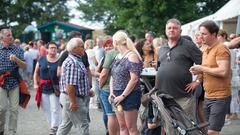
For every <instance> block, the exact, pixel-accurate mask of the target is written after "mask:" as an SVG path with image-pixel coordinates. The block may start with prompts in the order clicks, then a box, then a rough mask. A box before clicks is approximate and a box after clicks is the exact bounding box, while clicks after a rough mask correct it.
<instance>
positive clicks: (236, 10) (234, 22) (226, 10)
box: [182, 0, 240, 37]
mask: <svg viewBox="0 0 240 135" xmlns="http://www.w3.org/2000/svg"><path fill="white" fill-rule="evenodd" d="M238 5H240V0H230V1H229V2H228V3H226V4H225V5H224V6H223V7H222V8H220V9H219V10H218V11H217V12H216V13H214V14H212V15H209V16H207V17H203V18H201V19H198V20H196V21H193V22H190V23H187V24H185V25H183V26H182V35H189V36H191V37H193V36H194V33H195V32H196V31H198V26H199V25H200V24H201V23H202V22H204V21H206V20H213V21H215V22H216V23H217V24H218V25H219V27H220V28H221V29H224V30H226V31H227V33H229V34H230V33H236V34H240V6H238Z"/></svg>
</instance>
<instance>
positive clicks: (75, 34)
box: [68, 31, 82, 40]
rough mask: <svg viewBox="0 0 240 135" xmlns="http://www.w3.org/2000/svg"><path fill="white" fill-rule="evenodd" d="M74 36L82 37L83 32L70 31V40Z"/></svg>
mask: <svg viewBox="0 0 240 135" xmlns="http://www.w3.org/2000/svg"><path fill="white" fill-rule="evenodd" d="M74 37H82V33H81V32H79V31H72V32H70V33H69V37H68V40H70V39H72V38H74Z"/></svg>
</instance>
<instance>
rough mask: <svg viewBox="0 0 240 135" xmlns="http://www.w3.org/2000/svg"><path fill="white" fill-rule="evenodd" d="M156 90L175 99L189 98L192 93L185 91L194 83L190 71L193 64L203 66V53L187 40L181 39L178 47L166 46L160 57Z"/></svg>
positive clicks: (163, 47)
mask: <svg viewBox="0 0 240 135" xmlns="http://www.w3.org/2000/svg"><path fill="white" fill-rule="evenodd" d="M158 62H159V64H160V67H159V68H158V72H157V76H156V88H158V89H159V91H161V92H162V93H167V94H170V95H171V96H173V97H174V98H182V97H188V96H190V95H191V93H187V92H186V91H185V88H186V85H187V84H188V83H191V82H192V74H191V73H190V71H189V69H190V67H191V66H193V64H194V63H195V64H201V62H202V52H201V51H200V50H199V49H198V48H197V47H196V45H195V44H194V43H193V42H192V41H189V40H187V39H184V38H180V39H179V40H178V42H177V45H176V46H175V47H173V48H170V47H169V46H168V44H167V43H166V44H164V45H163V46H162V47H161V48H160V50H159V55H158Z"/></svg>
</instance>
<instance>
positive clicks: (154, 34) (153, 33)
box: [146, 31, 156, 38]
mask: <svg viewBox="0 0 240 135" xmlns="http://www.w3.org/2000/svg"><path fill="white" fill-rule="evenodd" d="M146 34H149V35H151V36H152V37H153V38H155V37H156V33H155V32H153V31H149V32H147V33H146Z"/></svg>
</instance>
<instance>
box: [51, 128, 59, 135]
mask: <svg viewBox="0 0 240 135" xmlns="http://www.w3.org/2000/svg"><path fill="white" fill-rule="evenodd" d="M57 129H58V128H57V127H53V128H51V129H50V132H49V135H56V133H57Z"/></svg>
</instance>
